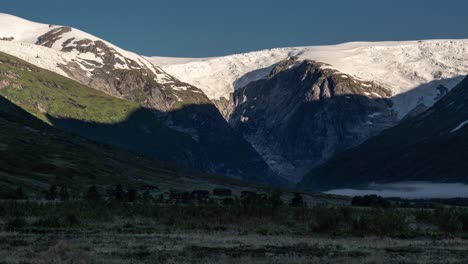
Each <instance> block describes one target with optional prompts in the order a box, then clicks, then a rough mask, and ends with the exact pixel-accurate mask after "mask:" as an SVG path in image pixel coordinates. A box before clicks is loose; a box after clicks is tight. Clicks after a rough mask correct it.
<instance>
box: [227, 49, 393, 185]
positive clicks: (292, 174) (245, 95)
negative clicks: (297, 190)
mask: <svg viewBox="0 0 468 264" xmlns="http://www.w3.org/2000/svg"><path fill="white" fill-rule="evenodd" d="M329 67H330V66H329V65H327V64H324V63H320V62H315V61H309V60H305V61H298V58H296V57H293V58H289V59H287V60H285V61H282V62H280V63H279V64H277V65H276V66H275V68H273V70H272V71H271V73H270V74H269V75H268V76H267V77H265V78H264V79H261V80H259V81H254V82H251V83H249V84H248V85H247V86H245V87H243V88H240V89H237V90H236V91H235V93H234V96H233V98H234V111H233V112H232V113H231V115H230V123H231V125H232V126H233V127H234V128H235V129H236V130H237V131H240V132H241V133H242V134H243V135H244V137H245V138H246V139H247V140H248V141H249V142H250V143H251V144H252V145H253V146H254V147H255V148H256V150H257V151H258V152H259V153H260V154H261V155H262V156H263V157H264V158H265V160H266V161H267V162H268V164H269V165H270V166H271V167H272V168H273V169H274V171H275V172H277V173H278V174H280V175H282V176H283V177H285V178H287V179H292V180H294V181H296V182H297V181H299V180H301V178H300V177H301V176H302V175H304V174H305V173H306V172H307V171H309V170H310V169H311V168H313V167H314V166H316V165H317V164H319V163H320V162H323V161H325V160H326V159H328V158H330V157H332V156H333V155H334V154H335V153H337V152H340V151H343V150H346V149H348V148H350V147H353V146H355V145H357V144H359V143H361V142H363V141H364V140H366V139H367V138H370V137H372V136H375V135H376V134H377V133H379V132H380V131H382V130H384V129H386V128H389V127H391V126H393V125H394V124H396V122H397V118H396V114H395V113H394V111H392V109H391V106H392V102H391V100H389V99H388V97H389V96H390V94H391V93H390V91H388V90H386V89H384V88H383V87H380V86H378V85H375V84H374V83H372V82H364V81H360V80H357V79H354V78H352V77H351V76H349V75H346V74H343V73H341V72H339V71H336V70H333V69H330V68H329Z"/></svg>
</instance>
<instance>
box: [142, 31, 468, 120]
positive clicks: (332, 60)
mask: <svg viewBox="0 0 468 264" xmlns="http://www.w3.org/2000/svg"><path fill="white" fill-rule="evenodd" d="M293 56H297V57H299V59H300V60H314V61H319V62H324V63H327V64H330V65H331V67H332V68H334V69H336V70H338V71H340V72H343V73H345V74H348V75H350V76H353V77H354V78H357V79H360V80H365V81H372V82H374V83H377V84H379V85H381V86H382V87H384V88H386V89H388V90H390V91H391V92H392V100H393V102H394V109H395V110H396V111H397V112H398V116H399V118H403V117H404V116H405V115H406V114H407V113H408V112H410V111H411V110H412V109H414V108H415V107H417V106H418V105H419V104H424V105H425V106H426V107H429V106H431V105H433V104H434V102H435V101H436V98H439V93H440V91H439V89H437V88H438V87H439V86H440V85H443V86H445V87H446V88H448V89H451V88H453V87H454V86H455V85H456V84H457V83H459V82H460V81H461V80H462V79H463V76H465V75H466V74H467V73H468V40H466V39H463V40H423V41H400V42H353V43H345V44H340V45H333V46H310V47H294V48H278V49H270V50H263V51H257V52H250V53H245V54H237V55H231V56H224V57H217V58H206V59H193V61H191V60H190V59H183V60H180V59H178V60H171V59H170V58H162V57H152V58H148V59H149V60H150V61H151V62H153V63H154V64H156V65H161V66H162V68H163V69H164V70H165V71H166V72H168V73H169V74H171V75H173V76H175V77H176V78H179V79H180V80H182V81H184V82H187V83H190V84H193V85H195V86H197V87H200V88H201V89H202V90H203V91H204V92H205V93H206V94H207V96H208V97H209V98H210V99H212V100H219V99H220V98H225V99H230V98H231V93H233V92H234V91H235V90H236V89H238V88H242V87H243V86H245V85H246V84H248V83H249V82H251V81H255V80H259V79H262V78H264V77H265V76H266V75H268V74H269V72H270V70H271V69H272V67H274V65H275V64H277V63H278V62H280V61H282V60H284V59H286V58H288V57H293Z"/></svg>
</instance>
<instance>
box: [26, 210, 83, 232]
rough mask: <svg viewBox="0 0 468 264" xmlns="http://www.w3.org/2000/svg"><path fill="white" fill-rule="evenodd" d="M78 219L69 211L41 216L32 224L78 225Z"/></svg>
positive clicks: (43, 225) (42, 225)
mask: <svg viewBox="0 0 468 264" xmlns="http://www.w3.org/2000/svg"><path fill="white" fill-rule="evenodd" d="M79 224H80V221H79V220H78V217H77V216H76V215H75V214H74V213H71V212H67V213H65V215H63V216H57V215H49V216H45V217H41V218H40V219H39V220H37V221H36V222H35V223H34V225H35V226H40V227H47V228H60V227H74V226H78V225H79Z"/></svg>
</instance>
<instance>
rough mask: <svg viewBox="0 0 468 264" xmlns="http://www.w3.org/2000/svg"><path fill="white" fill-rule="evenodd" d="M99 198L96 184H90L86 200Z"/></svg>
mask: <svg viewBox="0 0 468 264" xmlns="http://www.w3.org/2000/svg"><path fill="white" fill-rule="evenodd" d="M100 199H101V195H100V194H99V191H98V189H97V187H96V185H92V186H90V187H89V189H88V192H87V193H86V200H90V201H98V200H100Z"/></svg>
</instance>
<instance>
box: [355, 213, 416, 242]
mask: <svg viewBox="0 0 468 264" xmlns="http://www.w3.org/2000/svg"><path fill="white" fill-rule="evenodd" d="M352 227H353V231H354V232H355V233H358V234H362V235H364V234H374V235H380V236H384V235H401V234H405V233H407V232H408V223H407V221H406V216H405V214H404V213H402V212H400V211H384V210H380V209H379V210H377V209H376V210H369V211H362V212H361V214H360V215H359V216H357V217H356V218H354V219H353V223H352Z"/></svg>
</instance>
